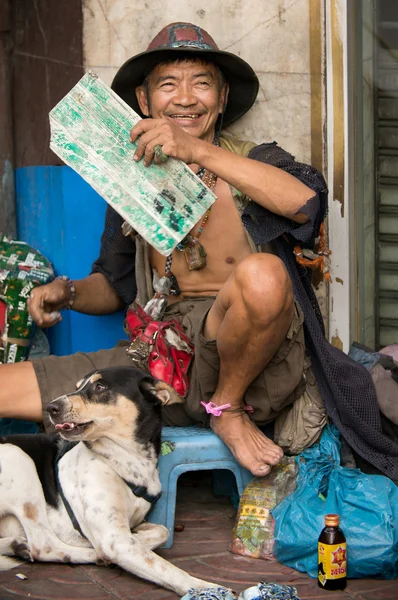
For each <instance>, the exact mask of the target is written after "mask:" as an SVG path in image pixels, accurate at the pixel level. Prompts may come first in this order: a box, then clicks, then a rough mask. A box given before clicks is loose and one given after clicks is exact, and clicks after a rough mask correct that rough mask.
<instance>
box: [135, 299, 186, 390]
mask: <svg viewBox="0 0 398 600" xmlns="http://www.w3.org/2000/svg"><path fill="white" fill-rule="evenodd" d="M125 329H126V332H127V334H128V336H129V338H130V341H131V344H130V346H129V348H128V350H127V354H129V355H130V356H131V358H132V360H133V362H134V363H135V364H136V365H137V366H138V367H139V368H140V369H144V371H149V373H150V374H151V375H152V376H153V377H155V378H156V379H161V380H162V381H165V382H166V383H168V384H169V385H171V386H172V387H173V388H174V389H175V391H176V392H177V394H180V396H183V397H185V396H186V395H187V393H188V389H189V379H188V369H189V365H190V364H191V361H192V358H193V355H194V345H193V344H192V343H191V342H190V340H189V338H188V337H187V336H186V335H185V333H184V330H183V329H182V328H181V327H180V325H179V324H178V323H177V322H176V321H175V320H174V319H173V320H171V321H152V320H151V317H150V316H149V315H148V314H147V313H146V312H145V311H144V309H143V308H141V306H139V305H138V304H136V305H134V307H132V306H130V307H129V308H128V310H127V314H126V322H125Z"/></svg>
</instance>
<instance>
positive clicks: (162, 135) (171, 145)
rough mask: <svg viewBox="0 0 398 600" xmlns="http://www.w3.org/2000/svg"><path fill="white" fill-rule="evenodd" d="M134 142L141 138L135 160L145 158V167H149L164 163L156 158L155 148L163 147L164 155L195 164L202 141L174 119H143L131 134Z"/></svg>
mask: <svg viewBox="0 0 398 600" xmlns="http://www.w3.org/2000/svg"><path fill="white" fill-rule="evenodd" d="M130 138H131V141H132V142H135V141H136V140H137V138H139V141H138V144H137V149H136V151H135V154H134V160H136V161H139V160H141V159H142V157H144V165H145V166H146V167H148V166H149V165H150V164H151V162H152V161H154V162H155V163H156V164H160V163H161V162H162V160H161V159H159V157H157V156H156V153H155V147H156V146H158V145H159V146H161V147H162V151H163V154H166V156H172V157H173V158H179V159H180V160H182V161H184V162H185V163H186V164H190V163H195V162H196V160H195V154H196V152H195V151H196V149H197V146H198V144H202V143H203V142H202V141H201V140H198V139H197V138H194V137H192V136H191V135H189V134H188V133H186V132H185V131H184V130H183V129H181V127H179V126H178V125H176V124H175V123H173V121H172V119H168V118H164V119H143V120H142V121H140V122H139V123H137V125H135V126H134V127H133V129H132V130H131V133H130Z"/></svg>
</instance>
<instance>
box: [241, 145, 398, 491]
mask: <svg viewBox="0 0 398 600" xmlns="http://www.w3.org/2000/svg"><path fill="white" fill-rule="evenodd" d="M249 157H250V158H254V159H255V160H260V161H262V162H267V163H268V164H272V165H274V166H277V167H279V168H281V169H283V170H285V171H287V172H288V173H291V174H292V175H295V176H296V177H298V178H299V179H300V180H301V181H303V183H305V184H306V185H308V187H310V188H311V189H313V190H314V192H316V197H315V198H313V199H311V200H310V201H309V202H308V203H307V205H306V207H304V208H303V209H302V211H301V212H306V213H307V214H308V216H309V217H310V221H309V223H307V227H306V226H302V225H301V226H300V225H299V226H297V224H294V223H292V222H291V221H289V220H288V219H284V218H283V217H279V216H277V215H274V214H273V213H271V212H269V211H267V210H265V209H263V208H261V207H260V206H258V205H257V204H254V203H251V204H250V205H249V207H248V209H247V211H246V213H245V215H244V223H245V225H246V227H247V229H248V231H249V233H250V234H251V236H252V237H253V239H254V241H255V242H256V243H258V244H262V243H265V242H270V241H271V242H272V245H273V248H274V249H275V251H276V252H277V254H278V256H279V257H280V258H281V259H282V260H283V262H284V263H285V265H286V268H287V269H288V272H289V275H290V277H291V279H292V282H293V288H294V294H295V297H296V299H297V301H298V302H299V304H300V306H301V308H302V310H303V312H304V317H305V319H304V328H305V335H306V344H307V348H308V350H309V352H310V354H311V358H312V362H313V369H314V372H315V375H316V378H317V382H318V385H319V388H320V391H321V393H322V396H323V399H324V402H325V406H326V410H327V413H328V415H329V417H330V418H331V420H332V421H333V423H335V425H336V426H337V427H338V429H339V430H340V432H341V433H342V435H343V437H344V438H345V439H346V441H347V442H348V443H349V445H350V446H351V447H352V448H353V449H354V450H355V451H356V452H357V453H358V454H359V456H361V457H362V458H363V459H365V461H367V462H369V463H370V464H371V465H373V466H374V467H376V469H378V470H379V471H380V472H381V473H383V474H385V475H387V476H388V477H390V478H391V479H393V480H394V481H396V482H398V443H397V442H396V441H395V440H394V439H393V437H392V436H391V435H389V432H388V429H387V428H386V427H385V424H384V426H383V423H382V419H381V414H380V411H379V407H378V403H377V398H376V393H375V390H374V385H373V381H372V378H371V376H370V373H369V372H368V371H367V370H366V369H365V367H363V366H362V365H360V364H358V363H356V362H354V361H353V360H352V359H351V358H349V357H348V356H347V355H346V354H344V353H343V352H342V351H340V350H338V348H335V347H334V346H332V345H331V344H329V343H328V342H327V341H326V339H325V337H324V330H323V324H322V323H321V313H320V310H319V307H318V303H317V300H316V296H315V294H314V292H313V289H312V287H311V285H310V280H309V278H308V277H307V276H306V275H305V274H304V272H303V269H302V267H300V266H299V265H297V263H296V260H295V257H294V255H293V245H294V244H293V242H294V241H295V240H299V241H300V242H301V243H302V245H305V244H309V245H310V244H311V237H312V238H313V236H316V235H317V233H318V229H319V225H320V223H321V222H322V220H323V219H324V217H325V216H326V211H327V194H326V185H325V182H324V180H323V177H322V176H321V175H320V174H319V173H318V172H317V171H316V170H315V169H312V168H311V167H308V166H306V165H300V164H299V163H295V162H294V160H293V157H292V156H291V155H289V154H287V153H285V152H284V151H283V150H281V149H280V148H278V147H277V146H276V145H275V144H263V145H261V146H257V147H256V148H254V149H253V150H252V151H251V153H250V154H249ZM314 209H315V210H319V212H318V214H316V213H315V212H313V210H314ZM304 230H305V231H304ZM303 231H304V234H305V236H307V233H308V234H309V237H304V234H303ZM281 233H285V235H284V236H281V235H280V234H281ZM303 238H304V239H303Z"/></svg>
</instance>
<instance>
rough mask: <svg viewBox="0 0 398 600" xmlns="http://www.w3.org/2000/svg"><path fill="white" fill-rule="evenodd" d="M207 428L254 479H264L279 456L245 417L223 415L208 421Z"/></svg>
mask: <svg viewBox="0 0 398 600" xmlns="http://www.w3.org/2000/svg"><path fill="white" fill-rule="evenodd" d="M210 426H211V428H212V430H213V431H214V433H216V434H217V435H218V436H219V437H220V438H221V439H222V441H223V442H224V443H225V444H226V445H227V446H228V448H229V449H230V450H231V452H232V454H233V455H234V456H235V458H236V460H237V461H238V463H239V464H240V465H242V467H245V468H246V469H248V470H249V471H251V472H252V473H253V475H255V476H256V477H263V476H264V475H267V474H268V473H269V472H270V470H271V466H273V465H277V464H278V462H279V461H280V460H281V458H282V456H283V451H282V449H281V448H279V446H277V445H276V444H274V442H272V441H271V440H269V439H268V438H267V437H266V436H265V435H264V434H263V433H262V432H261V431H260V430H259V428H258V427H257V425H256V424H255V423H253V421H252V420H251V419H250V418H249V417H248V415H246V414H242V413H233V412H230V413H228V412H223V413H222V415H221V416H220V417H211V420H210Z"/></svg>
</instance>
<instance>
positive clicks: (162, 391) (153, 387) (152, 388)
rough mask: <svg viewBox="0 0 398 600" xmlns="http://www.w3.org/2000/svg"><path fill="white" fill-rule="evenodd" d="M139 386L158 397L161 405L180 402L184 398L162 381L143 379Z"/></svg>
mask: <svg viewBox="0 0 398 600" xmlns="http://www.w3.org/2000/svg"><path fill="white" fill-rule="evenodd" d="M141 387H142V388H143V389H144V390H147V391H148V392H151V393H152V394H154V395H155V396H156V398H158V399H159V400H160V401H161V403H162V404H163V406H166V405H170V404H182V403H183V402H184V398H183V397H182V396H180V394H177V392H176V391H175V389H174V388H172V387H171V386H170V385H168V384H167V383H165V382H164V381H159V380H158V381H156V380H155V381H154V382H149V381H143V382H141Z"/></svg>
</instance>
